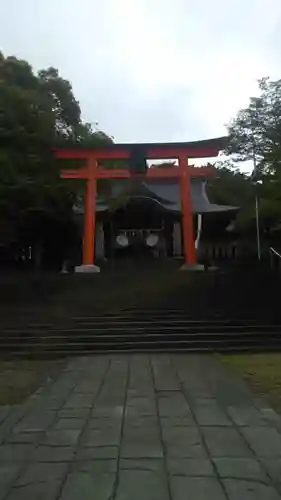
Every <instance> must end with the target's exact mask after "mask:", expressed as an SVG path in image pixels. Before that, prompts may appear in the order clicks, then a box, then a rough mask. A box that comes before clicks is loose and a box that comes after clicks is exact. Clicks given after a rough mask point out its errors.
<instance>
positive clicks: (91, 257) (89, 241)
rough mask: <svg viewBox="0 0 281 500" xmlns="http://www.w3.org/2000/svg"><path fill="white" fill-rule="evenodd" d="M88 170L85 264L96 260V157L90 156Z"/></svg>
mask: <svg viewBox="0 0 281 500" xmlns="http://www.w3.org/2000/svg"><path fill="white" fill-rule="evenodd" d="M87 161H88V165H87V170H88V172H89V175H88V178H87V180H86V189H85V200H84V242H83V264H84V265H93V264H94V261H95V225H96V193H97V180H96V168H97V161H96V158H89V159H88V160H87Z"/></svg>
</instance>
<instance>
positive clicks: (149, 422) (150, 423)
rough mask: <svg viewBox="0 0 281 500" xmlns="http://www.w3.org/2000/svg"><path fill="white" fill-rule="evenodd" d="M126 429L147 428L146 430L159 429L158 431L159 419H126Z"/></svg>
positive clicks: (134, 417) (152, 417)
mask: <svg viewBox="0 0 281 500" xmlns="http://www.w3.org/2000/svg"><path fill="white" fill-rule="evenodd" d="M124 427H125V428H130V427H145V428H147V429H148V428H157V429H158V419H157V417H156V416H149V417H148V416H145V417H144V416H132V417H128V416H127V417H125V419H124Z"/></svg>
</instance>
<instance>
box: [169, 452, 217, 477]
mask: <svg viewBox="0 0 281 500" xmlns="http://www.w3.org/2000/svg"><path fill="white" fill-rule="evenodd" d="M167 469H168V472H169V473H170V474H171V475H176V476H198V477H208V476H209V477H213V476H215V470H214V467H213V466H212V463H211V461H210V460H209V459H204V458H171V457H168V460H167Z"/></svg>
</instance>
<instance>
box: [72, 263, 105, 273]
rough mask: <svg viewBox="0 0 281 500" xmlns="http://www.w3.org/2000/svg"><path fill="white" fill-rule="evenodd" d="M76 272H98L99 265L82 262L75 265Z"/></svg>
mask: <svg viewBox="0 0 281 500" xmlns="http://www.w3.org/2000/svg"><path fill="white" fill-rule="evenodd" d="M75 272H76V273H100V267H99V266H95V265H94V264H82V265H81V266H76V267H75Z"/></svg>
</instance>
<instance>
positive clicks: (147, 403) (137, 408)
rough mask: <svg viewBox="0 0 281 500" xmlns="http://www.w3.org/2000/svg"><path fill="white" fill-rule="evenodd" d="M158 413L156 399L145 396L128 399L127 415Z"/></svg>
mask: <svg viewBox="0 0 281 500" xmlns="http://www.w3.org/2000/svg"><path fill="white" fill-rule="evenodd" d="M134 415H136V416H137V415H140V416H146V415H156V405H155V400H154V399H152V398H145V397H134V398H130V399H129V400H127V408H126V416H129V417H130V416H134Z"/></svg>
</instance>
